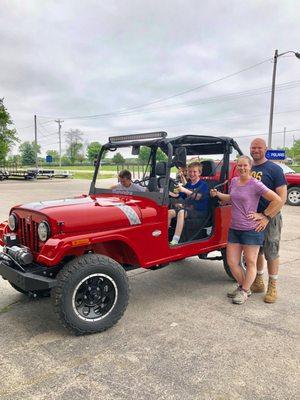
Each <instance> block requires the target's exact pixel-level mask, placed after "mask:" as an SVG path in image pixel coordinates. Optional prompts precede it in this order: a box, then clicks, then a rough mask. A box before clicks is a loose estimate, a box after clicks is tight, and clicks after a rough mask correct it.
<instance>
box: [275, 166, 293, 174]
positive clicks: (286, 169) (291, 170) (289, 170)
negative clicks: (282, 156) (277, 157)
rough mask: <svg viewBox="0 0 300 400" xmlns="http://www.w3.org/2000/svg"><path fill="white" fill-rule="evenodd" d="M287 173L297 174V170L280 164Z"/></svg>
mask: <svg viewBox="0 0 300 400" xmlns="http://www.w3.org/2000/svg"><path fill="white" fill-rule="evenodd" d="M278 165H279V167H280V168H282V170H283V172H284V173H285V174H295V173H296V172H295V171H294V170H293V169H292V168H290V167H288V166H287V165H285V164H278Z"/></svg>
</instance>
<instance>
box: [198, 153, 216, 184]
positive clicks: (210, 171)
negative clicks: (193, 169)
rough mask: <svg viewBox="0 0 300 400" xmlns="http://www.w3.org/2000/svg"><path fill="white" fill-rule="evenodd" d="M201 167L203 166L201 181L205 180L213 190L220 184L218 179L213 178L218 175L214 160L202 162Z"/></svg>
mask: <svg viewBox="0 0 300 400" xmlns="http://www.w3.org/2000/svg"><path fill="white" fill-rule="evenodd" d="M201 165H202V174H201V179H202V180H205V182H206V183H207V185H208V188H209V189H212V188H213V187H214V186H215V185H217V184H218V183H219V182H218V181H217V180H216V179H213V178H212V177H214V176H215V175H216V165H215V163H214V161H213V160H204V161H201Z"/></svg>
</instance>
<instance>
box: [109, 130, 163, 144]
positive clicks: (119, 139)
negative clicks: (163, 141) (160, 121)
mask: <svg viewBox="0 0 300 400" xmlns="http://www.w3.org/2000/svg"><path fill="white" fill-rule="evenodd" d="M166 136H167V132H148V133H138V134H134V135H121V136H111V137H109V138H108V141H109V143H117V142H127V141H130V140H145V139H159V138H165V137H166Z"/></svg>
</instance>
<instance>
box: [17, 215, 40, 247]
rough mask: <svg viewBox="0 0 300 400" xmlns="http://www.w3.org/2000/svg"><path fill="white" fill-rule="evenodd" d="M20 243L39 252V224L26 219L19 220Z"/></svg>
mask: <svg viewBox="0 0 300 400" xmlns="http://www.w3.org/2000/svg"><path fill="white" fill-rule="evenodd" d="M19 223H20V226H19V229H20V242H21V244H23V245H24V246H27V247H29V248H30V249H31V250H32V251H34V252H38V251H39V238H38V223H37V222H34V221H31V220H30V221H27V220H26V218H20V219H19Z"/></svg>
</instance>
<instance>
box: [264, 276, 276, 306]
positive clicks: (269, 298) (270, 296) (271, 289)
mask: <svg viewBox="0 0 300 400" xmlns="http://www.w3.org/2000/svg"><path fill="white" fill-rule="evenodd" d="M276 299H277V288H276V280H275V279H272V278H269V284H268V290H267V293H266V295H265V298H264V302H265V303H275V301H276Z"/></svg>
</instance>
